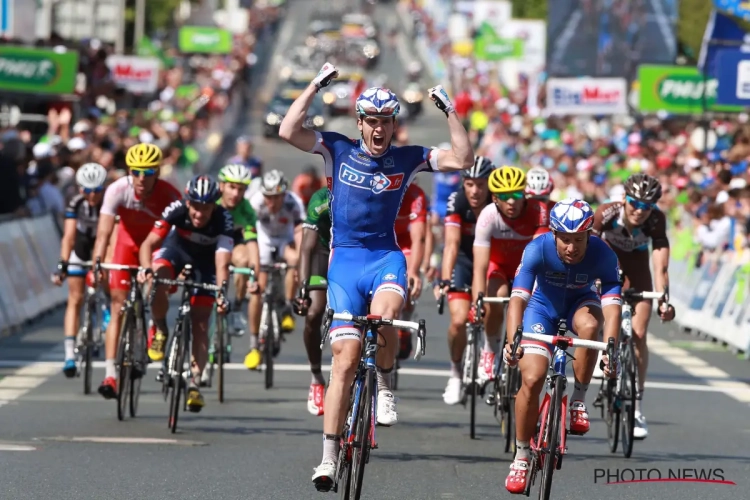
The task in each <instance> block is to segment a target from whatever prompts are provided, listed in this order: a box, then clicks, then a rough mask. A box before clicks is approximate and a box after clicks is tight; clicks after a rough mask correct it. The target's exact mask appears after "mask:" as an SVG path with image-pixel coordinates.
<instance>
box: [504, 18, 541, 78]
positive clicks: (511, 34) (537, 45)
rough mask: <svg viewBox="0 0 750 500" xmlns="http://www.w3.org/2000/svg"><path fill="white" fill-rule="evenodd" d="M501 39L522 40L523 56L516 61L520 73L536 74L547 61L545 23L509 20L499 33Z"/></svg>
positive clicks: (531, 20) (528, 20)
mask: <svg viewBox="0 0 750 500" xmlns="http://www.w3.org/2000/svg"><path fill="white" fill-rule="evenodd" d="M499 34H500V36H501V37H502V38H506V39H519V40H523V55H522V56H521V57H520V58H519V59H518V65H519V68H518V69H519V71H520V72H521V73H526V74H529V73H534V74H535V73H537V72H539V71H542V70H543V69H544V64H545V62H546V61H547V23H546V22H545V21H541V20H538V19H511V20H509V21H507V22H506V23H505V24H504V25H503V26H502V28H501V29H500V32H499Z"/></svg>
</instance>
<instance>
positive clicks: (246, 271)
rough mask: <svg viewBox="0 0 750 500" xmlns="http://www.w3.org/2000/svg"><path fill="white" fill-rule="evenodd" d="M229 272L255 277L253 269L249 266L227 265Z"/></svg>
mask: <svg viewBox="0 0 750 500" xmlns="http://www.w3.org/2000/svg"><path fill="white" fill-rule="evenodd" d="M229 273H230V274H242V275H245V276H250V277H251V278H255V270H254V269H253V268H251V267H235V266H229Z"/></svg>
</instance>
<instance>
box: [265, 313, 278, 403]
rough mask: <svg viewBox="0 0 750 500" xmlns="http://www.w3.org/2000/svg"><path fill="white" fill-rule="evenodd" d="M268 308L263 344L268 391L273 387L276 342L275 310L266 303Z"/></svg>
mask: <svg viewBox="0 0 750 500" xmlns="http://www.w3.org/2000/svg"><path fill="white" fill-rule="evenodd" d="M266 307H267V308H268V310H267V314H266V339H265V340H266V341H265V343H264V344H263V361H264V362H265V364H266V369H265V379H266V380H265V385H266V389H270V388H271V387H273V344H274V342H275V341H276V339H275V335H274V321H273V309H272V307H271V302H270V301H269V302H266Z"/></svg>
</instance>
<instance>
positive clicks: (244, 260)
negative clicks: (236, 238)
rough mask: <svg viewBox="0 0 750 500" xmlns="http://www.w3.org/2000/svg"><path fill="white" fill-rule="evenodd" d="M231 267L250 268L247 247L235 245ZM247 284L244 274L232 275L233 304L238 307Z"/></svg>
mask: <svg viewBox="0 0 750 500" xmlns="http://www.w3.org/2000/svg"><path fill="white" fill-rule="evenodd" d="M232 265H233V266H235V267H250V253H249V252H248V250H247V245H236V246H235V247H234V248H233V249H232ZM246 284H247V276H246V275H244V274H235V275H234V287H235V296H234V304H235V305H239V304H241V303H242V299H244V298H245V285H246Z"/></svg>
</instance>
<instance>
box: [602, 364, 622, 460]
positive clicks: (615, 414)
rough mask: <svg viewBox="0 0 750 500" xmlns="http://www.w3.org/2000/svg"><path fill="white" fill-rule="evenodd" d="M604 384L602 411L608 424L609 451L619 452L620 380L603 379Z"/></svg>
mask: <svg viewBox="0 0 750 500" xmlns="http://www.w3.org/2000/svg"><path fill="white" fill-rule="evenodd" d="M602 386H603V389H602V390H603V391H604V392H603V398H602V399H603V400H602V413H603V414H604V419H603V420H604V423H605V424H606V426H607V443H608V444H609V451H610V452H611V453H615V452H617V445H618V444H619V443H618V439H619V435H620V408H619V407H618V406H617V405H618V404H619V401H618V400H619V399H620V395H619V394H618V390H617V387H618V382H617V380H611V379H609V380H607V379H604V380H602Z"/></svg>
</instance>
